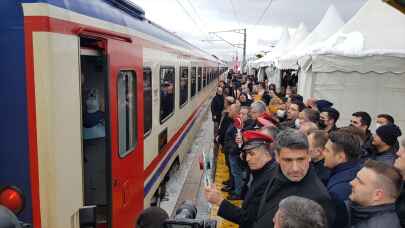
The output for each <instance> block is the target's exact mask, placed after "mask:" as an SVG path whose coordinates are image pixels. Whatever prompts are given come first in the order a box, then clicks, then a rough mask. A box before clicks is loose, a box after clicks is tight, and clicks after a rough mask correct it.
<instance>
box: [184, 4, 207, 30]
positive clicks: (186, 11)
mask: <svg viewBox="0 0 405 228" xmlns="http://www.w3.org/2000/svg"><path fill="white" fill-rule="evenodd" d="M176 2H177V4H179V6H180V7H181V9H182V10H183V11H184V13H186V14H187V16H188V17H189V18H190V19H191V21H192V22H193V23H194V24H195V26H197V27H198V30H199V32H201V33H202V34H204V35H207V34H208V32H206V31H205V30H204V29H202V28H201V27H200V25H199V24H198V23H197V22H196V20H195V19H194V18H193V17H192V16H191V14H190V13H189V12H188V10H187V9H186V8H185V7H184V6H183V4H181V2H180V1H179V0H176Z"/></svg>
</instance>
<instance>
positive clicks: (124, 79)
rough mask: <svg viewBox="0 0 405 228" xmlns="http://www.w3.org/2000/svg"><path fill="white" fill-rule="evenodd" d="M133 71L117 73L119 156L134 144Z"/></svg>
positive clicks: (127, 152)
mask: <svg viewBox="0 0 405 228" xmlns="http://www.w3.org/2000/svg"><path fill="white" fill-rule="evenodd" d="M135 80H136V78H135V71H130V70H124V71H121V72H120V73H119V75H118V83H117V84H118V140H119V156H120V157H121V158H122V157H125V156H126V155H128V154H129V153H131V152H132V151H133V149H134V147H135V145H136V135H137V134H136V129H137V128H136V119H137V118H136V116H137V115H136V93H135V91H136V82H135Z"/></svg>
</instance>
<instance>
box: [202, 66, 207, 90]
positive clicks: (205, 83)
mask: <svg viewBox="0 0 405 228" xmlns="http://www.w3.org/2000/svg"><path fill="white" fill-rule="evenodd" d="M202 80H203V87H205V86H207V67H204V73H203V79H202Z"/></svg>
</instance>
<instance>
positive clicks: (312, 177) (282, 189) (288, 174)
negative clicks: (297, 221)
mask: <svg viewBox="0 0 405 228" xmlns="http://www.w3.org/2000/svg"><path fill="white" fill-rule="evenodd" d="M276 160H277V162H278V163H279V165H278V166H277V167H275V170H274V172H272V177H271V179H270V181H269V184H268V186H267V187H266V191H265V193H264V194H263V197H262V199H261V201H260V206H259V211H258V214H257V217H256V222H255V226H254V227H255V228H273V227H274V224H273V217H274V215H275V213H276V212H277V210H278V204H279V202H280V201H281V200H282V199H284V198H286V197H288V196H292V195H295V196H300V197H304V198H308V199H311V200H313V201H315V202H317V203H319V204H320V205H321V206H322V207H323V208H324V210H325V212H326V215H327V219H328V223H329V224H332V221H333V220H334V216H335V215H334V213H335V212H334V207H333V204H332V202H331V198H330V196H329V193H328V191H327V190H326V188H325V186H324V185H323V184H322V182H321V181H320V179H319V178H318V177H317V175H316V173H315V171H314V170H313V169H311V168H310V167H311V166H310V160H311V157H310V155H309V152H308V140H307V137H306V136H305V135H304V133H302V132H299V131H297V130H293V129H287V130H284V131H282V132H281V133H280V134H279V135H278V136H277V139H276Z"/></svg>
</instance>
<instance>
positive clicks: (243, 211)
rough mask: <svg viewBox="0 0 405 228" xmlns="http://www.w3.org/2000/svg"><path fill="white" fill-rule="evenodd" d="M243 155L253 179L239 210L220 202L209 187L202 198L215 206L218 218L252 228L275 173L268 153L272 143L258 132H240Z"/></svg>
mask: <svg viewBox="0 0 405 228" xmlns="http://www.w3.org/2000/svg"><path fill="white" fill-rule="evenodd" d="M243 139H244V145H243V148H242V150H243V152H244V153H245V154H246V161H247V163H248V165H249V168H250V170H251V172H252V175H253V181H252V183H251V185H250V188H249V190H248V192H247V193H246V196H245V199H244V200H243V203H242V208H240V207H237V206H235V205H233V204H232V203H230V202H229V201H227V200H224V198H222V196H221V193H220V192H219V191H218V190H217V189H216V188H215V186H210V187H207V188H206V189H205V197H206V198H207V200H208V201H209V202H210V203H212V204H215V205H219V210H218V215H219V216H221V217H222V218H224V219H226V220H229V221H231V222H234V223H236V224H239V225H240V228H250V227H253V224H254V221H255V219H256V215H257V212H258V209H259V204H260V199H261V198H262V195H263V193H264V191H265V189H266V186H267V184H268V181H269V177H270V176H271V175H270V173H271V172H272V171H273V170H274V169H273V167H275V165H274V159H273V158H272V156H271V153H270V144H271V143H272V142H273V139H272V138H271V137H270V136H268V135H266V134H263V133H261V132H259V131H245V132H243Z"/></svg>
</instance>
